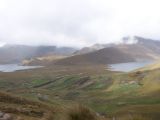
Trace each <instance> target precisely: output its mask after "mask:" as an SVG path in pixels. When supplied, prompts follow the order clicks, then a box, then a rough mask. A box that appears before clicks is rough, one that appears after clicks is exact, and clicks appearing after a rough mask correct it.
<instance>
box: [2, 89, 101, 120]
mask: <svg viewBox="0 0 160 120" xmlns="http://www.w3.org/2000/svg"><path fill="white" fill-rule="evenodd" d="M0 112H1V114H4V115H1V116H0V119H2V120H102V119H103V120H104V118H102V117H100V116H98V115H97V114H96V113H95V112H93V111H92V110H90V109H88V108H86V107H84V106H81V105H72V107H70V106H68V107H64V106H55V105H49V104H45V103H42V102H37V101H31V100H27V99H24V98H22V97H15V96H11V95H9V94H7V93H3V92H0ZM6 116H8V117H6Z"/></svg>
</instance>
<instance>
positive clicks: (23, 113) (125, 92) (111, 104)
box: [0, 37, 160, 120]
mask: <svg viewBox="0 0 160 120" xmlns="http://www.w3.org/2000/svg"><path fill="white" fill-rule="evenodd" d="M136 39H138V40H139V42H138V43H135V44H126V43H124V44H119V45H113V44H112V45H109V46H107V47H106V45H104V46H105V48H103V47H101V46H98V48H97V49H96V50H95V46H94V50H93V51H89V52H87V53H86V52H84V49H83V52H82V53H81V52H80V51H79V50H78V51H77V52H76V53H75V52H73V51H72V53H70V54H67V55H66V54H65V55H64V54H62V53H65V50H66V49H65V50H64V51H63V50H62V51H61V52H60V54H58V53H56V55H55V53H52V54H51V53H50V52H49V53H48V50H45V48H44V49H43V51H45V52H44V53H45V54H44V55H43V54H41V55H40V56H38V55H37V54H35V55H34V56H29V57H28V58H27V59H23V60H22V61H21V64H20V65H23V67H24V68H23V67H22V69H23V70H20V69H19V70H17V71H16V70H11V68H10V67H8V70H10V71H8V72H5V71H2V72H0V91H1V92H0V113H4V115H5V114H7V115H8V114H9V116H11V117H12V119H13V120H39V119H42V120H159V119H160V94H159V92H160V66H159V55H160V54H159V51H158V46H157V45H159V42H158V43H157V41H153V40H148V43H147V42H146V41H147V40H145V42H144V38H143V39H142V38H141V37H140V38H139V37H138V38H137V37H136ZM153 46H154V47H153ZM155 46H156V47H157V49H154V48H155ZM90 50H92V49H90ZM133 50H134V51H133ZM87 51H88V50H87ZM137 51H140V52H137ZM146 51H147V52H146ZM31 53H32V52H31ZM57 56H58V57H57ZM144 60H147V61H144ZM24 61H25V62H24ZM139 61H140V62H139ZM153 61H154V62H153ZM155 61H156V62H155ZM133 63H134V64H133ZM37 65H38V66H44V67H38V68H36V69H32V67H34V66H37ZM114 65H115V66H116V65H117V66H118V67H117V66H116V67H117V68H116V67H115V66H114ZM29 66H32V67H31V69H30V68H27V67H29ZM16 67H17V66H16ZM114 67H115V68H114ZM25 68H26V69H25ZM4 115H3V116H4ZM6 120H7V119H6Z"/></svg>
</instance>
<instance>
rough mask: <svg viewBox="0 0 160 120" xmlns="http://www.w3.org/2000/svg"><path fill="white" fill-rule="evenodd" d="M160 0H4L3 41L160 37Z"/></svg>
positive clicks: (76, 42) (69, 42)
mask: <svg viewBox="0 0 160 120" xmlns="http://www.w3.org/2000/svg"><path fill="white" fill-rule="evenodd" d="M159 3H160V2H159V0H80V1H75V0H1V1H0V44H1V45H4V44H25V45H56V46H71V47H73V46H74V47H78V48H80V47H84V46H90V45H92V44H95V43H111V42H119V41H120V40H121V38H122V37H124V36H134V35H137V36H142V37H147V38H152V39H160V33H159V31H160V24H159V22H160V14H159V11H160V7H159Z"/></svg>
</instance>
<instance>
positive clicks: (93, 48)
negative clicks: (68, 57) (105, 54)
mask: <svg viewBox="0 0 160 120" xmlns="http://www.w3.org/2000/svg"><path fill="white" fill-rule="evenodd" d="M111 46H114V44H94V45H92V46H90V47H84V48H82V49H80V50H77V51H76V52H74V55H80V54H86V53H89V52H94V51H96V50H100V49H103V48H106V47H111Z"/></svg>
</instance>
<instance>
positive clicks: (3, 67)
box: [0, 64, 42, 72]
mask: <svg viewBox="0 0 160 120" xmlns="http://www.w3.org/2000/svg"><path fill="white" fill-rule="evenodd" d="M41 67H42V66H22V65H18V64H4V65H0V71H1V72H14V71H18V70H28V69H35V68H41Z"/></svg>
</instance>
